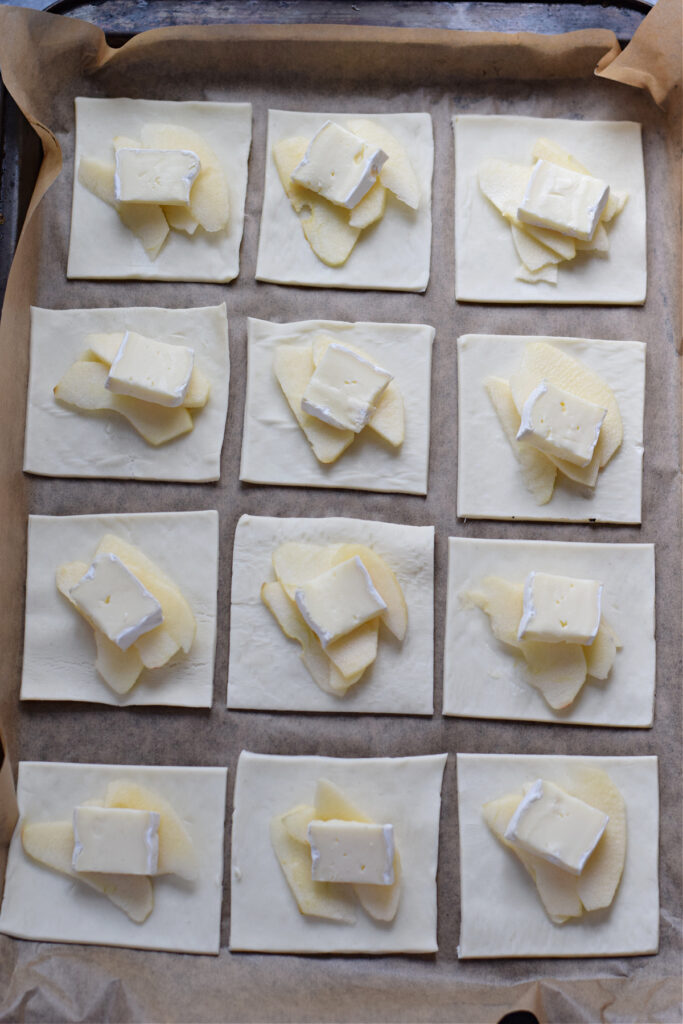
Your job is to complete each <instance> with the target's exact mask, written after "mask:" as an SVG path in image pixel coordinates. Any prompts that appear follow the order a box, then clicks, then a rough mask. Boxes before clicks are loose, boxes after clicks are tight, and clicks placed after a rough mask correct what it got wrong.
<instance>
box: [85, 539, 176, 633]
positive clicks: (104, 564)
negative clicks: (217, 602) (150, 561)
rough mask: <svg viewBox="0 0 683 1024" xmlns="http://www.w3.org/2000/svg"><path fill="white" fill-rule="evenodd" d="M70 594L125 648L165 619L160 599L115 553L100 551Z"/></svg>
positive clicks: (105, 631)
mask: <svg viewBox="0 0 683 1024" xmlns="http://www.w3.org/2000/svg"><path fill="white" fill-rule="evenodd" d="M69 596H70V598H71V600H72V601H73V602H74V604H75V605H76V606H77V607H78V608H79V610H80V611H81V612H82V613H83V615H84V616H85V617H86V619H87V620H88V621H89V622H90V623H91V624H92V625H93V626H94V627H95V628H96V629H99V630H101V632H102V633H104V635H105V636H107V637H109V639H110V640H111V641H112V642H113V643H115V644H116V646H117V647H120V648H121V650H122V651H126V650H128V648H129V647H130V646H131V644H134V643H135V641H136V640H137V639H138V637H140V636H142V635H143V633H149V631H150V630H152V629H155V628H156V626H160V625H161V623H162V622H163V618H164V617H163V613H162V611H161V605H160V604H159V602H158V601H157V599H156V598H155V597H154V596H153V595H152V594H150V592H149V591H148V590H147V589H146V588H145V587H143V585H142V583H141V582H140V580H139V579H138V578H137V576H134V575H133V573H132V572H131V571H130V569H128V568H127V566H125V565H124V563H123V562H122V561H121V559H120V558H117V557H116V555H112V554H102V555H98V556H97V557H96V558H95V560H94V562H93V563H92V565H91V566H90V568H89V569H88V571H87V572H86V574H85V576H83V577H82V579H80V580H79V581H78V583H77V584H76V585H75V586H73V587H72V588H71V590H70V591H69Z"/></svg>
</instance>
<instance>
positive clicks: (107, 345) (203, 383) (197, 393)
mask: <svg viewBox="0 0 683 1024" xmlns="http://www.w3.org/2000/svg"><path fill="white" fill-rule="evenodd" d="M173 209H180V207H173ZM123 338H124V331H116V332H114V333H112V334H86V336H85V343H86V345H87V346H88V352H91V353H92V354H93V355H94V356H95V358H96V359H98V360H99V362H101V363H105V365H107V366H111V364H112V363H113V361H114V359H115V357H116V353H117V352H118V350H119V348H120V347H121V342H122V341H123ZM210 389H211V385H210V383H209V379H208V377H206V376H205V375H204V374H203V373H202V371H201V370H199V369H197V367H196V366H195V367H194V368H193V370H192V376H191V377H190V383H189V384H188V387H187V391H186V393H185V398H184V399H183V408H185V409H203V408H204V406H205V405H206V403H207V401H208V400H209V391H210Z"/></svg>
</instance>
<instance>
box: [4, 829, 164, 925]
mask: <svg viewBox="0 0 683 1024" xmlns="http://www.w3.org/2000/svg"><path fill="white" fill-rule="evenodd" d="M21 841H22V845H23V847H24V850H25V851H26V853H27V854H28V855H29V857H32V858H33V860H35V861H37V862H38V863H39V864H44V865H45V866H46V867H48V868H52V870H53V871H59V873H60V874H62V875H67V876H68V877H69V878H72V879H73V880H74V881H75V882H83V883H84V884H85V885H87V886H89V887H90V888H91V889H96V890H97V892H101V893H102V894H103V895H104V896H106V897H107V899H108V900H111V902H112V903H113V904H114V905H115V906H117V907H118V908H119V909H120V910H123V912H124V914H127V916H128V917H129V918H130V919H131V921H135V923H136V924H141V923H142V922H143V921H146V920H147V918H148V917H149V915H150V914H151V912H152V908H153V906H154V894H153V890H152V883H151V882H150V880H149V878H147V877H146V876H145V875H115V874H106V873H104V872H90V871H74V870H73V868H72V866H71V858H72V856H73V850H74V830H73V825H72V823H71V822H70V821H41V822H33V823H28V822H27V823H26V824H25V825H24V827H23V828H22V830H21Z"/></svg>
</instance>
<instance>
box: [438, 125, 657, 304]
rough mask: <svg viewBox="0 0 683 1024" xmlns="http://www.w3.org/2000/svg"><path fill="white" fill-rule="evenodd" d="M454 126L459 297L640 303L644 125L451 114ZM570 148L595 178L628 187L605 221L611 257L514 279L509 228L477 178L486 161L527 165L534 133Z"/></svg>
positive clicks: (643, 275)
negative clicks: (553, 274)
mask: <svg viewBox="0 0 683 1024" xmlns="http://www.w3.org/2000/svg"><path fill="white" fill-rule="evenodd" d="M453 128H454V131H455V265H456V269H455V279H456V285H455V297H456V299H457V300H458V301H459V302H504V303H518V302H524V303H526V302H533V303H551V304H554V305H561V304H567V303H586V304H589V303H590V304H603V303H605V304H609V305H639V304H641V303H643V302H644V301H645V291H646V287H647V249H646V232H645V172H644V168H643V146H642V141H641V128H640V125H639V124H636V123H634V122H632V121H570V120H563V119H559V118H545V117H494V116H488V117H480V116H477V115H459V116H457V117H454V118H453ZM543 137H544V138H549V139H551V140H552V141H553V142H557V143H559V145H561V146H562V147H563V148H564V149H567V150H569V152H570V153H571V154H572V156H574V157H576V159H577V160H579V162H580V163H582V164H584V165H585V166H586V167H588V169H589V170H590V171H591V172H592V174H594V175H595V176H596V177H598V178H602V179H603V180H604V181H606V182H608V184H609V185H611V186H612V187H613V188H616V189H620V190H622V191H624V190H625V191H627V192H628V193H629V198H628V202H627V203H626V206H625V207H624V209H623V211H622V212H621V213H620V214H619V216H618V217H616V218H615V220H614V222H613V223H611V224H610V225H609V226H608V235H609V244H610V250H609V255H608V257H607V258H606V259H603V258H600V257H598V256H591V257H588V258H586V259H584V258H579V259H577V260H575V261H574V260H572V261H571V262H569V263H560V265H559V274H558V279H557V284H556V285H551V284H544V283H540V284H526V283H525V282H523V281H517V280H515V274H516V272H517V270H518V268H519V265H520V260H519V257H518V256H517V253H516V251H515V247H514V245H513V243H512V235H511V233H510V225H509V224H508V222H507V221H506V220H504V219H503V217H502V216H501V214H500V213H499V212H498V210H496V209H495V208H494V207H493V206H492V204H491V203H490V202H489V200H488V199H487V198H486V196H484V195H483V193H482V192H481V190H480V188H479V183H478V181H477V168H478V167H479V165H480V164H481V163H482V162H483V161H484V160H488V159H498V160H509V161H510V162H512V163H520V164H528V165H529V167H530V168H531V163H532V159H531V150H532V148H533V145H534V143H535V142H536V140H537V139H539V138H543Z"/></svg>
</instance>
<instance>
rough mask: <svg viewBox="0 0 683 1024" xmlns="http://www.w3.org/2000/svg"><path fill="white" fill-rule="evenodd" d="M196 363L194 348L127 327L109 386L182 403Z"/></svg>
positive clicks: (133, 394)
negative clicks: (145, 334)
mask: <svg viewBox="0 0 683 1024" xmlns="http://www.w3.org/2000/svg"><path fill="white" fill-rule="evenodd" d="M193 367H194V349H191V348H188V347H187V346H186V345H169V344H168V342H165V341H156V340H155V339H154V338H146V337H144V335H142V334H136V333H135V332H134V331H126V333H125V334H124V336H123V341H122V342H121V346H120V348H119V350H118V352H117V353H116V357H115V358H114V361H113V362H112V364H111V367H110V369H109V375H108V377H107V380H106V382H105V387H107V388H108V389H109V391H113V392H114V394H116V395H129V396H130V397H131V398H139V399H140V400H141V401H143V402H152V403H154V404H155V405H164V406H177V405H182V404H183V402H184V400H185V395H186V394H187V389H188V387H189V384H190V377H191V376H192V369H193Z"/></svg>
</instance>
